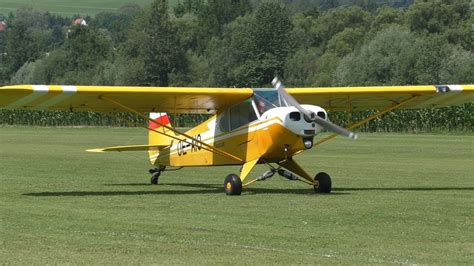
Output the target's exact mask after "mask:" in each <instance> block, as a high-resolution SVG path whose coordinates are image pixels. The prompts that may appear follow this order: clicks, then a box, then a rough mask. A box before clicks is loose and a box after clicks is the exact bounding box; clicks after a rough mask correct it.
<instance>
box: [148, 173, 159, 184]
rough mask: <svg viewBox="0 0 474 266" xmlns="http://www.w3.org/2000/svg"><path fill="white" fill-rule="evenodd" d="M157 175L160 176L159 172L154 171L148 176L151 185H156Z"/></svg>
mask: <svg viewBox="0 0 474 266" xmlns="http://www.w3.org/2000/svg"><path fill="white" fill-rule="evenodd" d="M159 177H160V173H154V174H153V175H152V176H151V178H150V183H151V184H152V185H158V181H159Z"/></svg>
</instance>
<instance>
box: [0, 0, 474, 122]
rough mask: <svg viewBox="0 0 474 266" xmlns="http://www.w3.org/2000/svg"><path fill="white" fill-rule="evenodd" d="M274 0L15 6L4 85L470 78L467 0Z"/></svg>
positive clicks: (0, 68)
mask: <svg viewBox="0 0 474 266" xmlns="http://www.w3.org/2000/svg"><path fill="white" fill-rule="evenodd" d="M282 2H291V4H287V5H284V4H281V3H279V2H278V3H277V2H276V1H273V2H272V1H262V3H260V1H251V0H207V1H204V0H183V1H182V2H180V4H178V5H177V6H176V7H175V8H174V9H173V10H170V9H169V7H168V4H167V2H166V1H164V0H156V1H154V2H153V3H152V4H151V5H150V6H149V7H145V8H141V7H139V6H137V5H133V4H130V5H126V6H123V7H122V8H120V9H119V10H117V12H114V13H101V14H98V15H96V16H95V17H93V18H90V17H86V18H85V19H86V20H87V21H88V25H89V26H71V24H70V21H71V20H72V19H73V18H64V17H60V16H56V15H51V14H48V13H41V12H38V11H35V10H32V9H20V10H18V11H17V12H16V14H11V15H9V16H8V17H6V20H7V21H8V24H9V28H8V30H7V31H4V32H0V55H1V56H0V83H3V84H8V83H15V84H18V83H36V84H84V85H86V84H96V85H142V86H219V87H247V86H252V87H262V86H269V83H270V81H271V79H272V78H273V77H274V76H275V75H278V76H280V77H282V78H283V80H284V81H285V84H286V85H287V86H354V85H395V84H397V85H405V84H443V83H450V84H454V83H473V80H474V54H473V46H472V43H474V42H473V36H474V34H472V32H471V31H472V29H471V25H474V19H473V18H472V16H471V8H470V6H469V1H467V0H447V1H440V0H419V1H415V3H413V4H412V5H409V4H410V3H411V1H376V0H373V1H371V0H364V1H355V2H357V4H356V5H346V4H347V2H348V1H309V2H308V3H306V4H307V5H304V4H305V1H304V0H300V1H282ZM306 2H307V1H306ZM310 2H311V3H312V4H309V3H310ZM315 3H316V4H315ZM341 4H343V5H341ZM382 4H383V5H382ZM387 4H391V5H387ZM408 5H409V6H408ZM399 6H408V7H405V8H399ZM471 107H472V106H470V105H466V106H464V107H461V109H462V110H464V112H468V113H469V108H471ZM450 110H454V109H450ZM458 111H459V109H456V111H449V112H453V114H454V113H455V112H458ZM402 120H403V119H402ZM435 127H436V126H435ZM459 127H460V128H464V129H465V128H468V129H469V128H470V129H472V121H470V122H469V121H466V122H465V123H461V126H459ZM393 128H398V127H395V126H394V127H393ZM384 129H385V126H384Z"/></svg>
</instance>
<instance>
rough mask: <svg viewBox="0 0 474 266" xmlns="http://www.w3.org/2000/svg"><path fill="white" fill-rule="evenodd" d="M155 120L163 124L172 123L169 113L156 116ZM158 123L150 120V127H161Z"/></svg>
mask: <svg viewBox="0 0 474 266" xmlns="http://www.w3.org/2000/svg"><path fill="white" fill-rule="evenodd" d="M155 120H156V121H157V122H158V123H161V124H162V125H169V123H170V119H169V117H168V115H163V116H160V117H158V118H155ZM158 123H155V122H153V121H150V128H151V129H157V128H160V127H161V125H160V124H158Z"/></svg>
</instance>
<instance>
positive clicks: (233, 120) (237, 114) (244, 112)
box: [230, 100, 257, 130]
mask: <svg viewBox="0 0 474 266" xmlns="http://www.w3.org/2000/svg"><path fill="white" fill-rule="evenodd" d="M256 119H257V114H255V110H254V108H253V106H252V101H250V100H248V101H245V102H242V103H240V104H238V105H236V106H234V107H232V108H230V130H234V129H236V128H238V127H240V126H243V125H245V124H248V123H250V122H252V121H254V120H256Z"/></svg>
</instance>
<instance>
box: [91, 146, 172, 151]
mask: <svg viewBox="0 0 474 266" xmlns="http://www.w3.org/2000/svg"><path fill="white" fill-rule="evenodd" d="M166 147H168V146H167V145H130V146H115V147H107V148H99V149H88V150H87V151H88V152H107V151H118V152H121V151H150V150H160V149H163V148H166Z"/></svg>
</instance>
